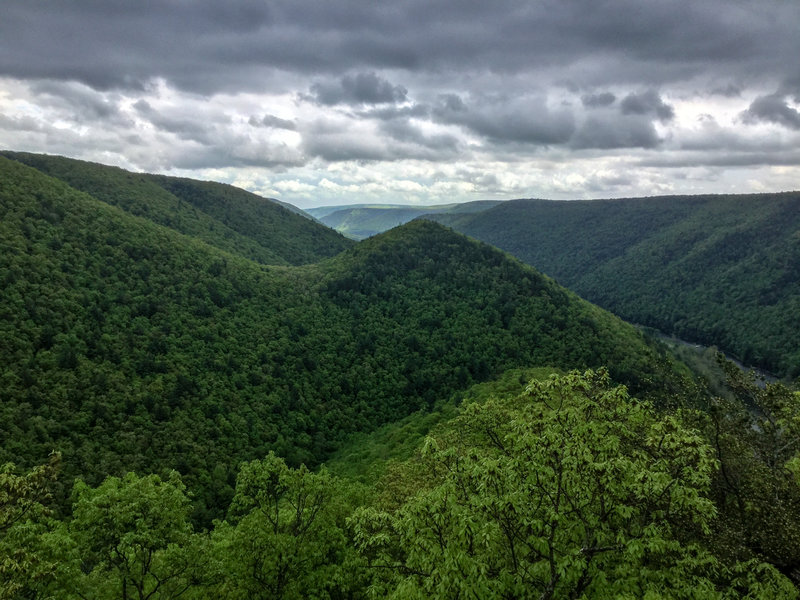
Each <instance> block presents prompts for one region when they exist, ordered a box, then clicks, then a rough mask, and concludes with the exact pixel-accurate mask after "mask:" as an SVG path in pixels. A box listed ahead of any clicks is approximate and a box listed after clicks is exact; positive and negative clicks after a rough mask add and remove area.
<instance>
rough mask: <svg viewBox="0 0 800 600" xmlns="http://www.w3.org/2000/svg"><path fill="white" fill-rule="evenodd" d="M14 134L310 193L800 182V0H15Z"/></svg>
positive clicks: (5, 57) (3, 112)
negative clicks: (137, 0) (366, 0)
mask: <svg viewBox="0 0 800 600" xmlns="http://www.w3.org/2000/svg"><path fill="white" fill-rule="evenodd" d="M3 13H4V14H3V19H2V20H0V145H1V146H3V147H5V148H10V149H18V150H29V151H36V152H49V153H58V154H66V155H68V156H74V157H78V158H87V159H92V160H100V161H102V162H109V163H114V164H119V165H121V166H124V167H127V168H133V169H142V170H148V171H161V172H173V173H180V174H182V175H189V176H198V177H207V178H214V179H219V180H223V181H228V182H231V183H235V184H237V185H243V186H245V187H248V188H250V189H252V190H254V191H257V192H260V193H263V194H266V195H273V196H280V197H281V198H282V199H283V200H286V201H289V202H293V203H295V204H298V205H301V206H311V205H314V204H320V203H345V202H361V201H370V202H374V201H387V202H398V201H406V202H449V201H460V200H471V199H478V198H485V197H493V198H509V197H518V196H544V197H565V198H578V197H596V196H605V197H608V196H622V195H652V194H656V193H662V192H669V193H694V192H729V191H750V190H752V191H756V190H762V189H766V190H779V189H788V188H796V187H797V184H796V181H797V180H798V175H800V171H799V170H798V167H797V165H800V161H799V160H797V159H798V151H799V149H800V62H799V61H798V60H797V56H800V36H798V35H797V31H798V27H799V26H800V4H798V3H796V2H785V1H783V0H766V1H764V0H751V1H747V0H706V1H704V2H696V1H687V0H673V1H672V2H661V3H651V2H641V1H640V0H605V1H603V2H597V1H594V0H592V1H590V0H573V1H570V2H563V1H562V0H539V1H535V2H530V1H528V0H519V1H512V0H508V1H500V2H492V3H486V2H477V1H472V0H467V1H464V0H443V1H441V2H430V1H429V0H396V1H395V2H392V3H364V2H360V1H356V0H331V1H330V2H318V1H317V0H274V1H272V2H269V3H264V2H263V1H261V0H258V1H255V0H254V1H241V2H236V3H235V4H233V5H231V3H220V2H216V1H210V0H196V1H194V2H191V3H188V2H187V3H184V2H169V1H166V0H163V1H159V0H153V1H151V2H144V3H130V2H126V1H124V0H102V1H101V0H87V1H85V2H76V3H67V2H63V3H52V2H46V1H43V0H27V1H26V2H11V3H8V4H7V5H6V6H4V8H3Z"/></svg>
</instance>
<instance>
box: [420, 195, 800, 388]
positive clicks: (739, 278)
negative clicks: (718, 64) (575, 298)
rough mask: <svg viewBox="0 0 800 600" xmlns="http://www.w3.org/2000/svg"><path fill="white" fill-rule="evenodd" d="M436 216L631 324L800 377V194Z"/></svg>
mask: <svg viewBox="0 0 800 600" xmlns="http://www.w3.org/2000/svg"><path fill="white" fill-rule="evenodd" d="M429 218H431V219H435V220H437V221H439V222H442V223H445V224H447V225H449V226H451V227H454V228H455V229H456V230H458V231H461V232H463V233H466V234H467V235H470V236H472V237H475V238H477V239H480V240H483V241H485V242H488V243H490V244H493V245H495V246H497V247H499V248H502V249H504V250H506V251H508V252H510V253H512V254H513V255H515V256H517V257H518V258H520V259H521V260H523V261H525V262H526V263H528V264H531V265H534V266H535V267H536V268H537V269H540V270H542V271H543V272H545V273H547V274H548V275H550V276H552V277H554V278H555V279H556V280H557V281H558V282H559V283H561V284H563V285H565V286H567V287H569V288H570V289H572V290H574V291H576V292H577V293H579V294H580V295H581V296H583V297H584V298H587V299H588V300H590V301H592V302H595V303H597V304H599V305H600V306H602V307H604V308H606V309H608V310H610V311H612V312H614V313H615V314H618V315H620V316H621V317H623V318H624V319H626V320H628V321H631V322H634V323H640V324H644V325H648V326H651V327H655V328H658V329H660V330H662V331H664V332H666V333H669V334H673V335H675V336H677V337H680V338H683V339H686V340H689V341H693V342H697V343H702V344H706V345H712V344H713V345H717V346H719V347H720V348H722V349H724V350H725V351H726V352H728V353H730V354H732V355H733V356H735V357H737V358H738V359H740V360H741V361H742V362H744V363H746V364H750V365H754V366H760V367H763V368H766V369H768V370H771V371H773V372H775V373H778V374H780V375H785V376H789V377H796V376H798V375H800V335H798V333H799V332H800V193H797V192H792V193H784V194H763V195H746V196H745V195H740V196H676V197H661V198H640V199H625V200H603V201H601V200H592V201H569V202H555V201H546V200H516V201H511V202H505V203H503V204H501V205H498V206H496V207H494V208H491V209H489V210H487V211H485V212H482V213H480V214H477V215H461V216H455V215H432V216H430V217H429Z"/></svg>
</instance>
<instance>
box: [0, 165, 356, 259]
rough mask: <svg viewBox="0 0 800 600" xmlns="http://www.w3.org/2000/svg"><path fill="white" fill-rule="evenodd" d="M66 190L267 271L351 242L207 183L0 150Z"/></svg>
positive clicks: (267, 202) (269, 203) (277, 207)
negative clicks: (123, 211) (63, 186)
mask: <svg viewBox="0 0 800 600" xmlns="http://www.w3.org/2000/svg"><path fill="white" fill-rule="evenodd" d="M0 155H3V156H6V157H7V158H10V159H13V160H16V161H19V162H22V163H24V164H27V165H28V166H31V167H33V168H35V169H37V170H39V171H41V172H42V173H45V174H47V175H50V176H52V177H55V178H56V179H60V180H61V181H63V182H64V183H66V184H68V185H69V186H70V187H72V188H74V189H76V190H80V191H82V192H86V193H87V194H89V195H90V196H93V197H94V198H96V199H98V200H100V201H102V202H105V203H107V204H111V205H113V206H118V207H120V208H122V209H123V210H125V211H126V212H128V213H130V214H132V215H136V216H140V217H143V218H145V219H148V220H149V221H152V222H154V223H157V224H159V225H164V226H166V227H169V228H170V229H173V230H175V231H177V232H179V233H183V234H186V235H189V236H191V237H194V238H196V239H199V240H202V241H204V242H206V243H208V244H210V245H212V246H215V247H216V248H219V249H220V250H226V251H228V252H233V253H235V254H240V255H242V256H244V257H246V258H250V259H252V260H255V261H256V262H260V263H264V264H269V265H290V264H291V265H298V264H306V263H310V262H315V261H317V260H319V259H321V258H325V257H329V256H333V255H335V254H338V253H339V252H341V251H342V250H344V249H345V248H347V247H348V246H350V245H351V244H352V242H350V241H349V240H347V239H346V238H344V237H342V236H341V235H338V234H336V233H335V232H334V231H332V230H330V229H328V228H326V227H321V226H319V224H316V223H313V222H312V221H310V220H309V219H307V218H305V217H302V216H300V215H299V214H297V213H296V212H293V211H291V210H289V209H287V208H286V207H284V206H283V205H282V204H280V203H278V202H275V201H272V200H268V199H265V198H262V197H260V196H257V195H255V194H251V193H249V192H246V191H245V190H242V189H239V188H236V187H233V186H230V185H224V184H221V183H215V182H210V181H196V180H192V179H183V178H178V177H166V176H162V175H149V174H146V173H131V172H129V171H125V170H123V169H119V168H117V167H109V166H106V165H100V164H96V163H90V162H85V161H80V160H75V159H71V158H64V157H61V156H48V155H43V154H29V153H24V152H0Z"/></svg>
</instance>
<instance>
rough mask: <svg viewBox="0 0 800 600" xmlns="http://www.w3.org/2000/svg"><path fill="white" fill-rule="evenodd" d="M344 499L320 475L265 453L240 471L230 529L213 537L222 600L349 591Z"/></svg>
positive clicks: (327, 476) (329, 479) (224, 526)
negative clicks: (223, 562)
mask: <svg viewBox="0 0 800 600" xmlns="http://www.w3.org/2000/svg"><path fill="white" fill-rule="evenodd" d="M342 494H343V489H342V487H341V486H340V485H339V483H338V482H337V481H336V480H335V479H334V478H333V477H331V476H330V474H329V473H328V472H327V471H326V470H325V469H322V470H321V471H319V472H318V473H312V472H310V471H308V470H307V469H306V468H305V466H301V467H300V468H298V469H290V468H289V467H287V466H286V463H285V462H284V461H283V460H282V459H281V458H279V457H277V456H275V454H273V453H271V452H270V454H269V455H268V456H267V457H266V458H264V459H262V460H255V461H252V462H249V463H245V464H244V465H242V468H241V470H240V471H239V475H238V477H237V480H236V494H235V496H234V498H233V502H232V504H231V516H232V520H233V521H234V522H235V525H229V524H227V523H225V524H218V526H217V527H216V530H215V537H216V540H217V544H218V546H217V547H218V552H221V553H224V555H226V556H227V557H228V558H229V563H228V573H229V576H230V584H229V585H228V586H227V589H226V590H225V592H226V593H227V595H228V597H233V598H270V599H278V598H329V597H337V595H338V596H339V597H340V596H341V595H344V594H346V590H348V589H352V586H354V585H355V578H354V577H352V576H345V570H346V568H347V567H348V563H349V559H348V553H349V551H348V549H347V548H346V538H345V535H344V531H343V528H344V520H345V517H346V514H347V510H348V507H347V505H346V503H344V502H343V498H342Z"/></svg>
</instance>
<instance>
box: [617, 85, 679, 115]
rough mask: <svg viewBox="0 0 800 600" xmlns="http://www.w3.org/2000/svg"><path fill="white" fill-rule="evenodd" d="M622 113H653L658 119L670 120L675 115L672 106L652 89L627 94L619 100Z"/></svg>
mask: <svg viewBox="0 0 800 600" xmlns="http://www.w3.org/2000/svg"><path fill="white" fill-rule="evenodd" d="M620 109H621V111H622V114H623V115H655V116H656V117H657V118H658V119H659V120H660V121H670V120H671V119H672V118H673V117H674V116H675V111H674V110H673V109H672V107H671V106H670V105H669V104H667V103H666V102H664V101H663V100H662V99H661V96H659V95H658V93H657V92H655V91H654V90H648V91H646V92H642V93H641V94H634V93H631V94H628V95H627V96H625V97H624V98H623V99H622V102H620Z"/></svg>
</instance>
